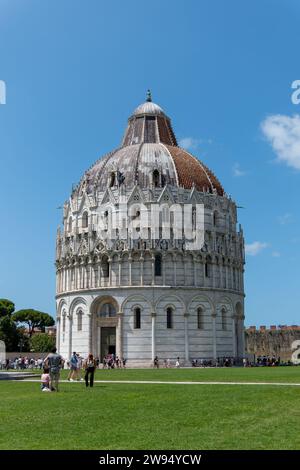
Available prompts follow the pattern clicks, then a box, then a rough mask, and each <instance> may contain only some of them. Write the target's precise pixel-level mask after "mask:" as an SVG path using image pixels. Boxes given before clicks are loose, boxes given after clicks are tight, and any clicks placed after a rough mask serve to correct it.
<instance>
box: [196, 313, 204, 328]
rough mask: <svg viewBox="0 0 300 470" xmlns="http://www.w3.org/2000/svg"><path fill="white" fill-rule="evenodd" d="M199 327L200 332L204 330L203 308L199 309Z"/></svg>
mask: <svg viewBox="0 0 300 470" xmlns="http://www.w3.org/2000/svg"><path fill="white" fill-rule="evenodd" d="M197 325H198V329H199V330H203V328H204V315H203V308H202V307H198V308H197Z"/></svg>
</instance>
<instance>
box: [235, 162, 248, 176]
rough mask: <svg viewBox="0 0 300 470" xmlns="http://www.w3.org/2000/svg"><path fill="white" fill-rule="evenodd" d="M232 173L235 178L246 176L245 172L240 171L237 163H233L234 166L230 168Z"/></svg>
mask: <svg viewBox="0 0 300 470" xmlns="http://www.w3.org/2000/svg"><path fill="white" fill-rule="evenodd" d="M232 172H233V176H236V177H239V176H245V175H246V174H247V172H246V171H244V170H241V168H240V164H239V163H235V164H234V165H233V167H232Z"/></svg>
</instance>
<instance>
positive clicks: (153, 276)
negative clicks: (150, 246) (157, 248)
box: [151, 256, 155, 286]
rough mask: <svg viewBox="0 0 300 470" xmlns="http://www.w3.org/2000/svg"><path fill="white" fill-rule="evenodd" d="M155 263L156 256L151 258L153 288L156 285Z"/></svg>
mask: <svg viewBox="0 0 300 470" xmlns="http://www.w3.org/2000/svg"><path fill="white" fill-rule="evenodd" d="M154 263H155V258H154V256H152V257H151V273H152V281H151V284H152V286H154V285H155V271H154Z"/></svg>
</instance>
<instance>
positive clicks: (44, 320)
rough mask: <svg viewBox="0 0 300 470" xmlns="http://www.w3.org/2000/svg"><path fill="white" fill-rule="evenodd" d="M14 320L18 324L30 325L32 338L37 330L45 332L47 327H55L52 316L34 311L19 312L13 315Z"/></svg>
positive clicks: (29, 330)
mask: <svg viewBox="0 0 300 470" xmlns="http://www.w3.org/2000/svg"><path fill="white" fill-rule="evenodd" d="M12 319H13V321H15V322H17V323H25V324H26V325H28V333H29V336H30V338H31V336H32V334H33V333H34V330H35V328H40V329H41V330H42V331H45V326H53V325H54V323H55V322H54V319H53V318H52V317H51V315H48V313H44V312H39V311H38V310H34V309H25V310H18V311H17V312H15V313H14V314H13V315H12Z"/></svg>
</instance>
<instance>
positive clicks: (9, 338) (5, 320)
mask: <svg viewBox="0 0 300 470" xmlns="http://www.w3.org/2000/svg"><path fill="white" fill-rule="evenodd" d="M0 340H1V341H4V343H5V347H6V351H7V352H14V351H18V350H20V344H22V350H23V351H28V346H29V345H28V338H27V336H26V335H25V334H24V331H23V330H22V328H17V326H16V324H15V323H14V322H13V320H12V319H11V318H10V317H9V316H8V315H6V316H5V317H2V318H0Z"/></svg>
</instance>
